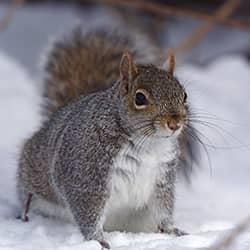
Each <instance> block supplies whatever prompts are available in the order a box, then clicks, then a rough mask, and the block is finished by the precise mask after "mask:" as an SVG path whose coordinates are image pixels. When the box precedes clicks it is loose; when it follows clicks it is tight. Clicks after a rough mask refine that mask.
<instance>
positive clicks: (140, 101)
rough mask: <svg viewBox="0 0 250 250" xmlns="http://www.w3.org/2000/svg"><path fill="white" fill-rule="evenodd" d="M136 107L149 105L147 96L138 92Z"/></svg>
mask: <svg viewBox="0 0 250 250" xmlns="http://www.w3.org/2000/svg"><path fill="white" fill-rule="evenodd" d="M135 104H136V106H145V105H147V104H148V100H147V98H146V96H145V95H144V94H143V93H142V92H137V93H136V95H135Z"/></svg>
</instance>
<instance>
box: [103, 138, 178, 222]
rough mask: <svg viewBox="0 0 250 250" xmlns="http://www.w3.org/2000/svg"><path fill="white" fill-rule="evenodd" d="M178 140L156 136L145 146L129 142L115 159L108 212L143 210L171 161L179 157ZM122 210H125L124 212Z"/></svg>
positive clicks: (112, 213) (108, 213)
mask: <svg viewBox="0 0 250 250" xmlns="http://www.w3.org/2000/svg"><path fill="white" fill-rule="evenodd" d="M177 154H178V147H177V145H176V140H170V139H168V138H157V139H156V138H155V139H153V140H150V141H149V140H148V141H147V142H146V143H145V144H144V145H143V147H142V148H137V149H136V148H134V147H133V146H131V144H126V145H124V147H123V148H122V149H121V151H120V152H119V154H118V155H117V157H116V159H115V160H114V166H113V169H114V174H113V176H112V179H111V196H110V199H109V201H108V203H107V206H106V215H107V216H108V217H109V218H110V215H111V217H114V216H115V214H117V213H118V214H119V216H120V215H124V214H128V212H127V211H128V210H129V211H132V210H139V209H142V208H143V207H144V206H145V205H147V203H148V202H149V200H150V197H151V196H152V195H153V193H154V189H155V186H156V182H157V180H158V179H159V178H161V177H162V176H163V174H164V172H165V171H167V170H168V169H167V168H168V167H167V163H168V162H171V161H172V160H174V159H176V156H177ZM121 211H122V212H121Z"/></svg>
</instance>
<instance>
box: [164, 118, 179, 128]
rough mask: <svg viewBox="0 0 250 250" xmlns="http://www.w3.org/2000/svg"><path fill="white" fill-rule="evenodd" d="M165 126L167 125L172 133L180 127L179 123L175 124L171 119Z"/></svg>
mask: <svg viewBox="0 0 250 250" xmlns="http://www.w3.org/2000/svg"><path fill="white" fill-rule="evenodd" d="M167 125H168V127H169V129H171V130H173V131H176V130H178V129H179V128H180V127H181V124H180V122H177V121H175V120H173V119H171V120H170V121H168V122H167Z"/></svg>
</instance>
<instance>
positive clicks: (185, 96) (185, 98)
mask: <svg viewBox="0 0 250 250" xmlns="http://www.w3.org/2000/svg"><path fill="white" fill-rule="evenodd" d="M183 101H184V102H186V101H187V93H186V92H185V93H184V99H183Z"/></svg>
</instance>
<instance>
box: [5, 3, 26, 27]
mask: <svg viewBox="0 0 250 250" xmlns="http://www.w3.org/2000/svg"><path fill="white" fill-rule="evenodd" d="M24 1H25V0H13V1H12V3H11V6H10V8H9V9H8V10H7V13H6V14H5V16H4V17H3V18H1V19H0V30H5V29H6V28H7V27H8V25H9V24H10V22H11V20H12V17H13V15H14V13H15V11H16V9H17V7H19V6H21V5H22V4H23V3H24Z"/></svg>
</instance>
